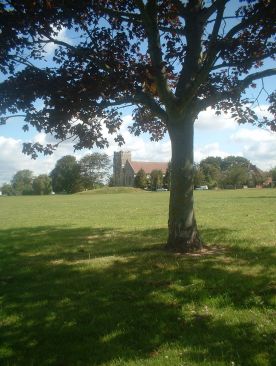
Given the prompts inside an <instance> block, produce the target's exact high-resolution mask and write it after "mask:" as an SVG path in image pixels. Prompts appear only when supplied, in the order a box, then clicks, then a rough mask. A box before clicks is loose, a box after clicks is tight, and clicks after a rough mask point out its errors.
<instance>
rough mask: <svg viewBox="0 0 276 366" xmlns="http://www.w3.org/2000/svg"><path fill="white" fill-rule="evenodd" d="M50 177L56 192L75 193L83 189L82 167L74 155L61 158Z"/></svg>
mask: <svg viewBox="0 0 276 366" xmlns="http://www.w3.org/2000/svg"><path fill="white" fill-rule="evenodd" d="M50 177H51V178H52V186H53V190H54V192H56V193H75V192H79V191H81V190H82V185H81V178H80V168H79V164H78V163H77V160H76V158H75V157H74V156H71V155H66V156H64V157H62V158H61V159H59V160H58V161H57V162H56V166H55V168H54V169H53V170H52V172H51V173H50Z"/></svg>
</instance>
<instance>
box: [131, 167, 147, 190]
mask: <svg viewBox="0 0 276 366" xmlns="http://www.w3.org/2000/svg"><path fill="white" fill-rule="evenodd" d="M147 185H148V180H147V175H146V173H145V171H144V170H143V169H140V170H139V171H138V172H137V174H136V177H135V178H134V187H136V188H142V189H144V188H146V187H147Z"/></svg>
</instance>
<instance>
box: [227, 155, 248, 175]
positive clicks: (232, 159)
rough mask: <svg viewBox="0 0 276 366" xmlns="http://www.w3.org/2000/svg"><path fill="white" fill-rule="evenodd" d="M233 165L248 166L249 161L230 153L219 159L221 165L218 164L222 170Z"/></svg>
mask: <svg viewBox="0 0 276 366" xmlns="http://www.w3.org/2000/svg"><path fill="white" fill-rule="evenodd" d="M233 166H243V167H245V168H249V167H250V161H249V160H247V159H246V158H244V157H242V156H232V155H230V156H227V157H226V158H224V159H223V160H222V161H221V165H220V167H221V170H222V171H227V170H229V169H230V168H232V167H233Z"/></svg>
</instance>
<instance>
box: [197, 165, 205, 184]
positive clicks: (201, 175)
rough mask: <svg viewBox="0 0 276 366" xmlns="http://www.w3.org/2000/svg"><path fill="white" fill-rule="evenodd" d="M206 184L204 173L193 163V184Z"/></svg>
mask: <svg viewBox="0 0 276 366" xmlns="http://www.w3.org/2000/svg"><path fill="white" fill-rule="evenodd" d="M205 184H206V180H205V175H204V173H203V170H202V168H201V167H200V165H199V164H195V165H194V186H202V185H205Z"/></svg>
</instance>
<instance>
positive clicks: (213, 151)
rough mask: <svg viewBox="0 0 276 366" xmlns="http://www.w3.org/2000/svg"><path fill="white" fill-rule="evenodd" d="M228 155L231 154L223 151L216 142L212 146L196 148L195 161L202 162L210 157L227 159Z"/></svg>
mask: <svg viewBox="0 0 276 366" xmlns="http://www.w3.org/2000/svg"><path fill="white" fill-rule="evenodd" d="M228 155H230V154H229V153H227V152H226V151H223V150H221V148H220V145H219V143H218V142H214V143H212V144H207V145H204V146H200V147H199V146H196V147H195V152H194V156H195V161H196V162H197V163H198V162H200V161H201V160H202V159H205V158H207V157H208V156H220V157H221V158H225V157H226V156H228ZM238 155H240V154H238Z"/></svg>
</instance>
